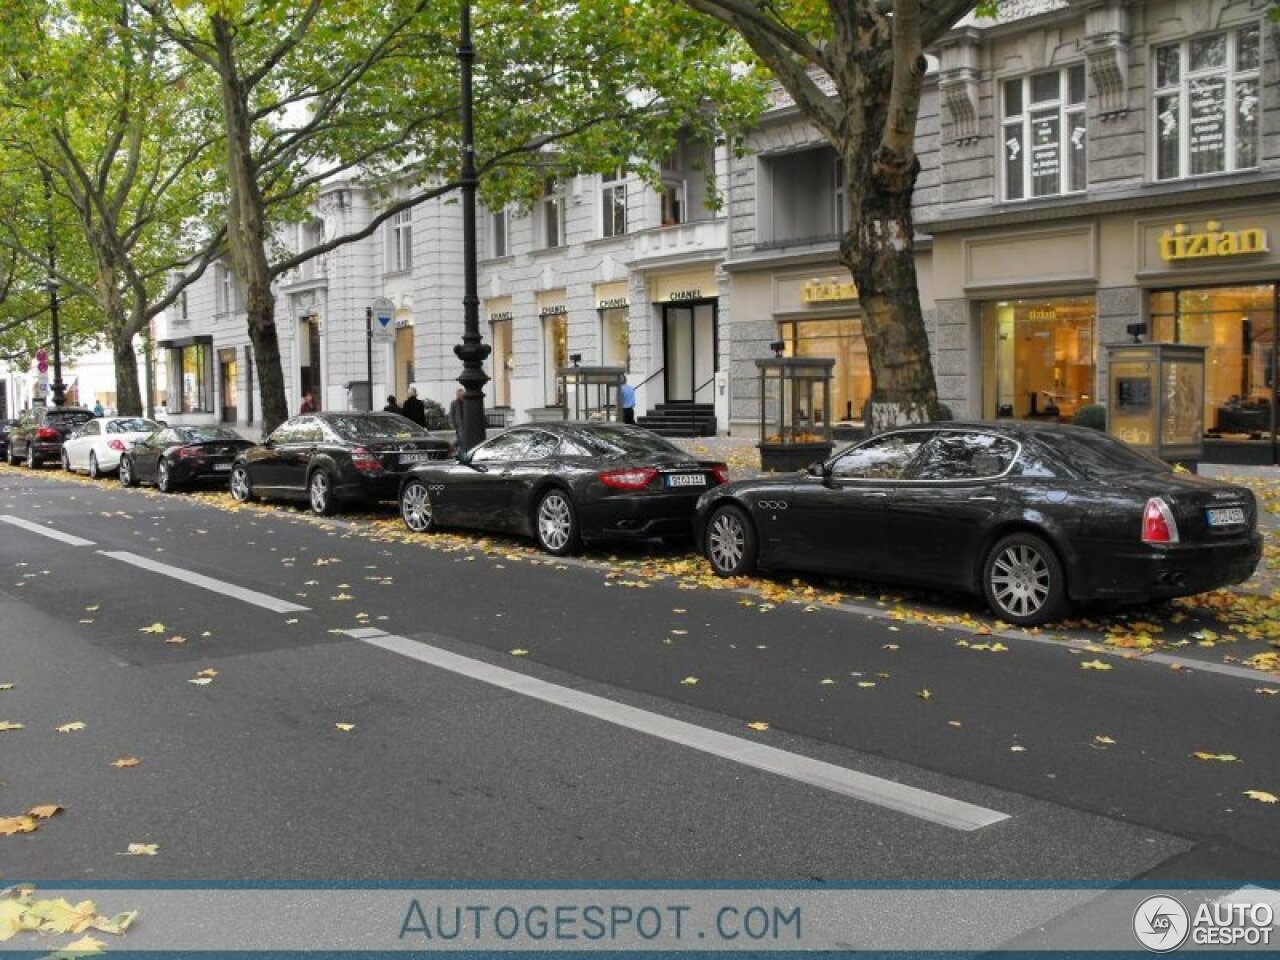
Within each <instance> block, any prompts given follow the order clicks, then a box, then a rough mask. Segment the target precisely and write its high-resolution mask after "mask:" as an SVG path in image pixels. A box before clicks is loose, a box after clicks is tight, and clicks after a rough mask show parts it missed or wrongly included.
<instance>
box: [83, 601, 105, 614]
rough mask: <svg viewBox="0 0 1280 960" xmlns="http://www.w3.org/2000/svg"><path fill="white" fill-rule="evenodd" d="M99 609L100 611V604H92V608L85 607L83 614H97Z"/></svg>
mask: <svg viewBox="0 0 1280 960" xmlns="http://www.w3.org/2000/svg"><path fill="white" fill-rule="evenodd" d="M100 609H102V604H100V603H95V604H94V605H93V606H91V607H85V608H84V612H85V613H97V612H98V611H99V610H100Z"/></svg>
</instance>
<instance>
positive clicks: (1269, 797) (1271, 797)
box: [1244, 790, 1280, 803]
mask: <svg viewBox="0 0 1280 960" xmlns="http://www.w3.org/2000/svg"><path fill="white" fill-rule="evenodd" d="M1244 795H1245V796H1246V797H1248V798H1249V799H1250V800H1257V801H1258V802H1259V803H1280V797H1277V796H1276V795H1275V794H1274V793H1267V791H1265V790H1246V791H1245V792H1244Z"/></svg>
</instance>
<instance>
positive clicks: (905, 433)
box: [698, 421, 1262, 626]
mask: <svg viewBox="0 0 1280 960" xmlns="http://www.w3.org/2000/svg"><path fill="white" fill-rule="evenodd" d="M698 526H699V538H700V540H699V542H700V546H701V549H702V550H703V552H704V553H705V555H706V557H707V559H708V560H709V561H710V562H711V566H712V568H713V569H714V570H715V572H716V573H718V574H720V575H722V576H736V575H739V574H746V573H749V572H751V571H752V570H753V569H754V568H755V567H757V566H763V567H772V568H785V569H793V570H812V571H817V572H823V573H832V574H837V575H850V576H856V577H864V578H867V579H870V580H883V581H889V582H895V583H904V584H914V585H919V586H929V587H941V588H945V589H956V590H963V591H971V592H974V593H977V594H980V595H983V596H985V598H986V601H987V603H988V604H989V605H990V607H991V610H992V611H993V612H994V613H995V614H996V615H997V616H998V617H999V618H1000V619H1002V620H1005V621H1008V622H1010V623H1015V624H1019V625H1024V626H1025V625H1032V624H1037V623H1043V622H1045V621H1048V620H1053V619H1055V618H1057V617H1059V616H1061V615H1062V614H1063V613H1065V612H1066V611H1067V609H1068V607H1069V605H1070V604H1071V603H1073V602H1077V601H1085V600H1093V599H1115V600H1123V601H1145V600H1150V599H1155V598H1162V597H1177V596H1185V595H1188V594H1193V593H1200V592H1202V591H1206V590H1213V589H1215V588H1217V587H1222V586H1226V585H1228V584H1232V583H1239V582H1240V581H1242V580H1245V579H1247V578H1248V577H1249V576H1251V575H1252V574H1253V571H1254V569H1255V568H1256V567H1257V565H1258V561H1259V559H1260V557H1261V554H1262V538H1261V536H1260V535H1259V534H1258V530H1257V506H1256V504H1255V502H1254V496H1253V494H1252V492H1250V491H1249V490H1248V489H1247V488H1244V487H1239V486H1233V485H1229V484H1225V483H1218V482H1215V481H1213V480H1208V479H1205V478H1202V477H1198V476H1195V475H1194V474H1180V473H1175V472H1174V471H1173V470H1172V469H1171V468H1170V467H1169V466H1168V465H1167V464H1165V463H1163V462H1162V461H1160V460H1157V459H1155V458H1154V457H1149V456H1147V455H1146V454H1143V453H1140V452H1138V451H1136V450H1134V449H1133V448H1131V447H1129V446H1127V445H1126V444H1124V443H1122V442H1121V441H1119V440H1116V439H1115V438H1113V437H1111V436H1108V435H1106V434H1103V433H1099V432H1098V431H1096V430H1089V429H1085V428H1082V427H1070V426H1061V425H1057V424H1036V423H1031V422H1025V421H1020V422H1012V421H1001V422H999V423H972V424H947V425H946V426H940V425H939V426H923V427H915V428H906V429H899V430H893V431H890V432H887V433H883V434H879V435H877V436H875V437H873V438H871V439H869V440H866V441H864V442H862V443H860V444H857V445H855V446H853V447H850V448H848V449H846V450H844V451H842V452H841V453H839V454H838V455H837V456H835V457H833V458H832V459H831V460H828V461H827V462H825V463H821V464H814V465H813V466H812V467H810V468H809V471H808V474H807V475H799V476H788V477H769V478H760V479H754V480H745V481H741V482H738V483H732V484H729V485H728V486H725V487H721V488H718V489H716V490H714V491H711V492H709V493H707V494H706V495H705V496H704V497H703V498H702V500H701V501H700V502H699V504H698Z"/></svg>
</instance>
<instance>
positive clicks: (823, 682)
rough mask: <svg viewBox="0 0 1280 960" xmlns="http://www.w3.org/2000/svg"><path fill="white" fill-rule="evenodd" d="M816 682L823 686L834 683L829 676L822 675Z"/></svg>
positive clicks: (829, 685)
mask: <svg viewBox="0 0 1280 960" xmlns="http://www.w3.org/2000/svg"><path fill="white" fill-rule="evenodd" d="M818 684H819V686H823V687H831V686H834V685H835V681H834V680H832V679H831V678H830V677H823V678H822V679H821V680H819V681H818Z"/></svg>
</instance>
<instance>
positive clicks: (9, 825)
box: [0, 815, 40, 837]
mask: <svg viewBox="0 0 1280 960" xmlns="http://www.w3.org/2000/svg"><path fill="white" fill-rule="evenodd" d="M39 826H40V824H39V823H37V822H36V818H35V817H28V816H25V815H24V816H20V817H0V837H11V836H13V835H14V834H15V833H34V832H35V831H36V829H37V828H39Z"/></svg>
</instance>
